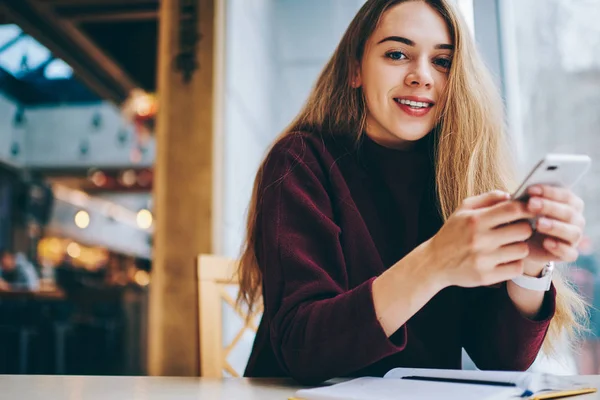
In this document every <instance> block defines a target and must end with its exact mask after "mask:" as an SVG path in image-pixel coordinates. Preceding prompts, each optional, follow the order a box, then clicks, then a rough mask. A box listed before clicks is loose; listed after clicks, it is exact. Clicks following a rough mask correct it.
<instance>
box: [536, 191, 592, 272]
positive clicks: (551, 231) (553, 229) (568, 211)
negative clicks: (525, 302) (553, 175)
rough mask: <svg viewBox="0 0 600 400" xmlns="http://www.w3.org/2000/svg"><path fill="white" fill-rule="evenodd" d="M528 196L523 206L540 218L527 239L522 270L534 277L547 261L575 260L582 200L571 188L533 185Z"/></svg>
mask: <svg viewBox="0 0 600 400" xmlns="http://www.w3.org/2000/svg"><path fill="white" fill-rule="evenodd" d="M529 195H530V198H529V201H528V202H527V208H528V210H529V211H530V212H532V213H534V214H536V215H537V216H539V217H540V218H539V219H538V221H537V226H536V231H535V233H534V234H533V236H532V237H531V238H530V239H529V256H528V257H527V258H526V259H525V261H526V265H525V273H526V274H528V275H532V276H537V275H539V273H540V271H541V270H542V268H543V266H544V264H545V263H547V262H548V261H557V262H559V261H565V262H572V261H575V260H576V259H577V257H578V255H579V253H578V251H577V245H578V244H579V241H580V240H581V238H582V236H583V229H584V227H585V218H584V217H583V209H584V203H583V200H581V198H579V197H577V196H576V195H575V194H573V192H571V190H569V189H564V188H558V187H553V186H544V185H541V186H533V187H531V188H530V189H529Z"/></svg>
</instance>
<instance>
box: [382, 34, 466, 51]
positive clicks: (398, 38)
mask: <svg viewBox="0 0 600 400" xmlns="http://www.w3.org/2000/svg"><path fill="white" fill-rule="evenodd" d="M390 41H391V42H399V43H404V44H405V45H407V46H411V47H415V46H416V43H415V42H413V41H412V40H410V39H407V38H405V37H402V36H388V37H386V38H385V39H383V40H380V41H379V42H377V44H381V43H383V42H390ZM434 48H435V49H436V50H454V46H453V45H451V44H436V45H435V47H434Z"/></svg>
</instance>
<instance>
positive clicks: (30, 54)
mask: <svg viewBox="0 0 600 400" xmlns="http://www.w3.org/2000/svg"><path fill="white" fill-rule="evenodd" d="M50 55H51V54H50V50H48V49H47V48H45V47H44V46H42V45H41V44H40V43H38V42H37V41H36V40H35V39H33V38H32V37H30V36H27V37H24V38H23V39H21V40H19V41H18V42H17V43H15V44H14V45H13V46H11V47H9V48H8V49H7V50H6V51H4V52H2V53H0V66H1V67H2V68H4V69H5V70H7V71H8V72H10V73H12V74H14V75H16V76H18V75H21V74H23V73H26V72H27V71H30V70H32V69H35V68H36V67H38V66H39V65H40V64H41V63H43V62H44V61H46V60H48V58H50Z"/></svg>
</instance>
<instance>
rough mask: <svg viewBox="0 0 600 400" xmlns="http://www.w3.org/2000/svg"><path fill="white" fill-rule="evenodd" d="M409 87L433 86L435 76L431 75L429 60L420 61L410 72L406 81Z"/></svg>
mask: <svg viewBox="0 0 600 400" xmlns="http://www.w3.org/2000/svg"><path fill="white" fill-rule="evenodd" d="M404 82H405V84H406V85H407V86H411V87H426V88H430V87H431V86H433V76H432V74H431V65H430V64H429V61H428V60H419V61H418V62H416V63H415V64H414V67H413V68H412V69H411V70H410V71H409V73H408V74H407V75H406V78H405V80H404Z"/></svg>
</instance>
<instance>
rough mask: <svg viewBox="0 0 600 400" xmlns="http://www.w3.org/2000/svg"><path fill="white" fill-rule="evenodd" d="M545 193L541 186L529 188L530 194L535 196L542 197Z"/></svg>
mask: <svg viewBox="0 0 600 400" xmlns="http://www.w3.org/2000/svg"><path fill="white" fill-rule="evenodd" d="M543 193H544V192H543V190H542V188H541V186H532V187H530V188H529V194H532V195H534V196H541V195H542V194H543Z"/></svg>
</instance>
